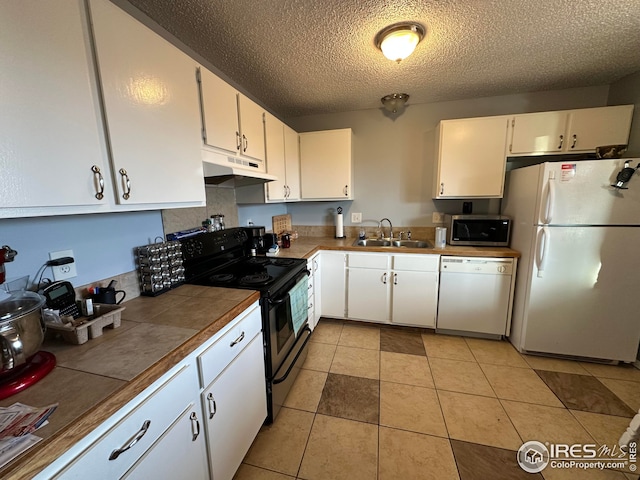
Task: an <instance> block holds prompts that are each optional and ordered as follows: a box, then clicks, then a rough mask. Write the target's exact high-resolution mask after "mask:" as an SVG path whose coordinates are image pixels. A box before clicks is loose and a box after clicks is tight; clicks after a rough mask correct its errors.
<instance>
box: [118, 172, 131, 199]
mask: <svg viewBox="0 0 640 480" xmlns="http://www.w3.org/2000/svg"><path fill="white" fill-rule="evenodd" d="M119 173H120V175H122V181H123V182H124V187H125V188H126V190H125V192H124V193H123V194H122V198H124V199H125V200H129V197H130V196H131V181H130V180H129V175H128V174H127V171H126V170H125V169H124V168H121V169H120V170H119Z"/></svg>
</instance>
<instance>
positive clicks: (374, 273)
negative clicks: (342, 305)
mask: <svg viewBox="0 0 640 480" xmlns="http://www.w3.org/2000/svg"><path fill="white" fill-rule="evenodd" d="M348 277H349V280H348V285H349V289H348V291H347V292H348V293H347V317H348V318H354V319H358V320H368V321H371V322H388V321H389V285H390V281H391V278H390V275H389V272H388V271H387V270H380V269H375V268H350V269H349V271H348Z"/></svg>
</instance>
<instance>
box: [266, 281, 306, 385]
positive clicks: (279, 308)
mask: <svg viewBox="0 0 640 480" xmlns="http://www.w3.org/2000/svg"><path fill="white" fill-rule="evenodd" d="M308 275H309V272H308V271H307V270H305V271H303V272H301V273H300V274H298V275H297V276H296V278H295V279H294V280H293V281H291V282H289V284H288V285H287V286H286V287H285V288H284V289H282V291H281V293H280V294H279V295H278V296H276V297H275V298H267V299H266V304H267V309H266V310H267V312H266V315H265V316H266V318H267V319H268V322H269V323H268V325H269V338H268V342H267V348H268V349H269V356H268V357H269V362H268V363H269V365H267V375H268V376H271V377H273V375H274V374H275V372H276V371H277V370H278V369H279V368H280V366H281V365H282V364H283V363H284V361H285V359H286V357H287V355H288V354H289V352H290V351H291V350H292V348H293V346H294V344H295V343H296V338H297V336H296V328H295V327H296V326H297V325H299V327H300V328H299V329H298V335H300V334H301V333H302V331H303V330H304V325H305V324H306V323H307V319H306V314H307V308H306V305H304V306H303V310H302V311H303V312H304V315H305V318H303V319H301V318H300V317H299V315H300V308H301V306H300V305H295V304H294V305H292V298H291V292H293V291H297V290H299V289H300V290H301V289H304V291H305V297H304V302H306V301H307V297H306V288H305V287H304V285H301V283H303V282H304V284H306V283H308ZM296 316H297V318H294V317H296ZM294 320H297V321H296V322H294ZM301 320H302V321H301Z"/></svg>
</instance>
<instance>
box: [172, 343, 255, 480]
mask: <svg viewBox="0 0 640 480" xmlns="http://www.w3.org/2000/svg"><path fill="white" fill-rule="evenodd" d="M266 395H267V393H266V384H265V372H264V354H263V349H262V335H261V334H260V335H257V336H255V337H254V338H253V340H251V343H250V344H249V345H247V347H246V348H245V349H244V350H243V351H242V353H241V354H240V355H238V356H237V357H236V358H235V359H234V360H233V362H231V364H229V366H228V367H227V368H226V369H225V370H224V371H223V372H222V374H220V376H219V377H218V378H217V379H216V380H215V381H214V382H213V383H212V384H211V386H210V387H209V388H207V389H206V390H205V391H204V392H203V393H202V404H203V413H204V415H205V418H206V433H207V445H208V450H209V465H210V467H211V476H212V477H213V478H215V479H216V480H231V479H232V478H233V475H234V474H235V473H236V470H237V469H238V467H239V466H240V463H242V459H243V458H244V456H245V454H246V453H247V451H249V447H250V446H251V444H252V443H253V440H254V439H255V437H256V435H257V434H258V430H260V427H261V426H262V424H263V422H264V420H265V418H267V396H266ZM176 478H178V477H176ZM180 478H188V477H184V476H182V477H180Z"/></svg>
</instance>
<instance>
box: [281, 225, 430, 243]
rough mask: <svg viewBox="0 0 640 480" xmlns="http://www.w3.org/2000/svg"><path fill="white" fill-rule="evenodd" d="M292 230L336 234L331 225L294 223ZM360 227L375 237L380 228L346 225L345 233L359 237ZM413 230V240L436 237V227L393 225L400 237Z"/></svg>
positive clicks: (304, 234)
mask: <svg viewBox="0 0 640 480" xmlns="http://www.w3.org/2000/svg"><path fill="white" fill-rule="evenodd" d="M291 228H292V230H294V231H296V232H298V235H299V236H300V237H333V236H334V235H335V234H336V228H335V227H334V226H331V225H292V226H291ZM360 229H364V231H365V234H366V236H367V238H371V237H375V236H376V232H377V230H378V227H377V226H366V227H359V226H347V227H344V234H345V236H346V237H347V238H358V235H359V234H360ZM383 230H384V235H385V236H387V235H389V227H388V226H387V225H385V226H384V227H383ZM409 230H411V238H412V239H413V240H430V241H432V242H433V241H434V240H435V238H436V233H435V232H436V229H435V227H393V235H394V237H395V238H398V234H399V233H400V232H405V235H406V232H408V231H409Z"/></svg>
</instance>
